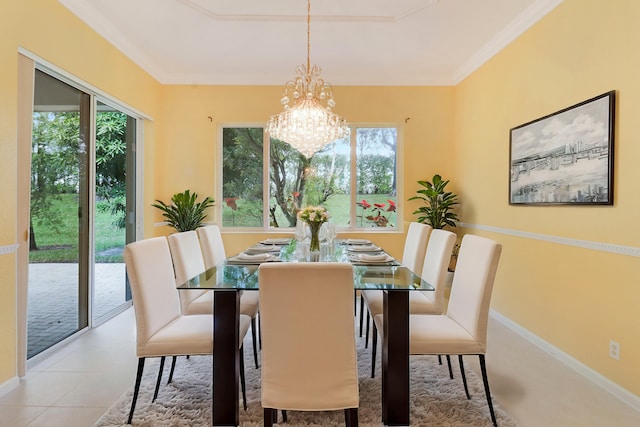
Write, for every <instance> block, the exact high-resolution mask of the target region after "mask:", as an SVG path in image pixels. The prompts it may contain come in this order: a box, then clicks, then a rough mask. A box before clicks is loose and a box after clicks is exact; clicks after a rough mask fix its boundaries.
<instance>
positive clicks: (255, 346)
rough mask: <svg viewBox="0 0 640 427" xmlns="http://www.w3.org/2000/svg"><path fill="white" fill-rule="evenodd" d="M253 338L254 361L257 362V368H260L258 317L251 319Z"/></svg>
mask: <svg viewBox="0 0 640 427" xmlns="http://www.w3.org/2000/svg"><path fill="white" fill-rule="evenodd" d="M251 339H252V341H253V361H254V362H255V364H256V369H259V368H260V364H259V363H258V340H257V339H256V318H255V317H254V318H252V319H251Z"/></svg>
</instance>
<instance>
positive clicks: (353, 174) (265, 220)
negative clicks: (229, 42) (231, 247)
mask: <svg viewBox="0 0 640 427" xmlns="http://www.w3.org/2000/svg"><path fill="white" fill-rule="evenodd" d="M226 128H261V129H262V131H263V147H262V156H263V159H266V160H265V161H263V164H262V180H263V189H264V191H263V194H262V203H263V206H262V226H261V227H244V226H239V227H229V226H224V225H223V217H222V213H223V208H224V191H223V185H224V175H223V171H224V164H223V162H224V141H223V135H224V129H226ZM362 128H367V129H372V128H394V129H396V150H395V158H396V171H395V172H396V176H395V179H396V196H395V197H394V199H395V200H396V206H397V209H396V212H395V218H396V220H395V226H394V227H365V226H353V225H350V226H338V228H337V229H338V231H339V232H353V233H357V232H375V233H399V232H402V230H403V211H404V202H401V201H402V200H404V188H403V187H404V185H403V183H404V177H403V170H404V156H403V151H404V132H403V126H401V125H400V124H398V123H368V122H357V123H355V122H354V123H349V129H350V136H349V144H350V159H349V164H350V183H349V191H350V194H349V199H350V202H349V203H350V206H356V203H357V202H359V200H357V196H358V194H357V186H358V180H357V159H358V158H357V130H358V129H362ZM270 144H271V138H270V136H269V133H268V132H267V129H266V125H265V124H264V123H245V122H241V123H237V122H230V123H220V124H219V126H218V144H217V154H218V161H217V162H216V165H217V167H216V181H217V184H216V199H217V200H219V201H220V202H219V203H216V205H215V206H214V218H215V220H216V222H217V223H218V225H219V226H220V228H221V229H222V230H224V231H226V232H239V233H282V232H291V231H293V230H294V227H279V228H275V227H271V226H270V225H269V219H270V218H269V209H268V206H269V198H270V181H269V179H270V178H269V168H270V167H271V165H270V162H269V160H268V159H269V156H270ZM357 214H358V209H357V208H356V209H350V210H349V221H350V223H351V224H357V221H356V220H357Z"/></svg>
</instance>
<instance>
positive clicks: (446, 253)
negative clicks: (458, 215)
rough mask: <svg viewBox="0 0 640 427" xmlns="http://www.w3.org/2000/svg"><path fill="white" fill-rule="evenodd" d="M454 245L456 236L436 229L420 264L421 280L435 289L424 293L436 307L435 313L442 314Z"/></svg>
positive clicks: (430, 237) (432, 232)
mask: <svg viewBox="0 0 640 427" xmlns="http://www.w3.org/2000/svg"><path fill="white" fill-rule="evenodd" d="M455 243H456V234H455V233H452V232H451V231H447V230H442V229H436V230H433V231H431V235H430V236H429V242H428V243H427V252H426V254H425V256H424V263H423V264H422V278H423V279H424V280H425V281H426V282H427V283H429V284H430V285H431V286H433V287H434V288H435V290H434V291H433V292H425V293H424V295H425V296H427V297H428V298H429V299H430V300H431V301H433V302H434V304H435V305H436V307H435V311H434V312H436V313H442V312H443V307H444V291H445V286H444V283H445V281H446V278H447V273H448V269H449V262H450V261H451V253H452V252H453V245H455Z"/></svg>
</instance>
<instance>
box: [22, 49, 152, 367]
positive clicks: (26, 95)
mask: <svg viewBox="0 0 640 427" xmlns="http://www.w3.org/2000/svg"><path fill="white" fill-rule="evenodd" d="M18 57H19V58H18V132H17V139H18V149H17V159H18V173H17V191H18V195H17V210H18V212H19V213H20V214H19V215H17V231H16V234H17V236H16V241H17V243H18V245H19V246H18V249H17V251H16V311H17V313H16V322H17V327H16V334H17V337H16V344H17V355H16V356H17V374H18V376H19V377H24V376H25V375H26V373H27V370H28V369H29V368H30V367H31V366H32V365H34V364H36V363H38V362H39V361H41V360H42V359H44V358H46V357H48V356H49V355H50V354H51V353H53V352H54V351H56V350H57V349H58V348H59V347H60V346H62V345H65V344H66V343H68V342H69V341H71V340H73V339H75V338H77V337H78V336H80V335H82V334H83V333H85V332H86V331H87V330H88V329H91V328H93V327H96V326H97V325H96V324H94V322H93V316H92V307H91V306H92V301H91V300H90V301H89V310H88V315H89V319H88V327H87V328H85V329H82V330H80V331H78V332H76V333H75V334H73V335H71V336H70V337H68V338H67V339H65V340H63V341H62V342H60V343H58V344H56V345H54V346H52V347H51V348H49V349H48V350H45V351H43V352H42V353H40V354H39V355H36V356H34V357H33V358H31V359H30V360H29V361H27V305H28V298H27V295H28V283H29V218H30V215H31V213H30V188H31V185H30V183H31V143H32V131H31V126H32V117H33V96H34V78H35V70H36V69H38V70H40V71H43V72H45V73H47V74H49V75H51V76H52V77H55V78H57V79H59V80H60V81H62V82H64V83H66V84H69V85H70V86H73V87H75V88H77V89H79V90H81V91H83V92H86V93H88V94H89V95H90V96H91V111H92V113H91V115H92V123H91V129H92V131H91V132H90V134H91V137H90V145H91V147H92V149H91V158H90V160H89V162H90V168H89V169H90V173H89V182H94V181H95V149H94V147H95V131H94V129H95V107H96V103H97V100H100V101H101V102H106V103H108V104H109V105H111V106H115V107H117V108H118V109H119V110H120V111H122V112H123V113H125V114H127V115H129V116H131V117H133V118H134V119H135V120H136V131H135V132H136V141H135V152H136V159H135V162H136V174H135V175H136V184H135V193H136V194H135V199H136V201H135V210H136V219H135V230H136V231H135V235H136V240H137V239H141V238H142V237H143V224H144V207H143V200H144V182H143V176H144V173H143V171H144V169H143V166H144V162H143V155H142V153H143V152H144V151H143V147H144V125H145V122H147V121H152V120H153V119H152V118H151V117H150V116H149V115H147V114H144V113H143V112H141V111H139V110H137V109H135V108H133V107H131V106H129V105H127V104H126V103H124V102H122V101H120V100H118V99H116V98H115V97H113V96H111V95H109V94H107V93H105V92H104V91H102V90H100V89H98V88H96V87H95V86H93V85H91V84H89V83H88V82H85V81H83V80H81V79H79V78H77V77H76V76H74V75H72V74H71V73H69V72H67V71H65V70H63V69H61V68H60V67H57V66H56V65H54V64H52V63H50V62H48V61H46V60H45V59H43V58H40V57H39V56H37V55H35V54H33V53H32V52H30V51H28V50H26V49H24V48H21V47H20V48H18ZM91 180H93V181H91ZM91 188H92V189H91V190H90V199H89V200H90V210H91V212H93V211H94V210H95V200H94V199H95V185H91ZM93 232H94V231H93V223H91V226H90V230H89V238H90V242H91V244H90V245H89V247H90V251H91V253H90V254H89V255H90V256H91V257H92V258H91V259H93V251H94V245H93V242H94V236H93ZM89 264H90V272H89V282H90V287H89V293H90V296H91V297H92V294H93V286H94V283H93V275H94V271H93V268H94V267H93V264H94V263H93V262H90V263H89Z"/></svg>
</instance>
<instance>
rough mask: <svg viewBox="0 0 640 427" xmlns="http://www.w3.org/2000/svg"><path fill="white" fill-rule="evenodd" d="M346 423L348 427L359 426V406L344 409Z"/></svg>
mask: <svg viewBox="0 0 640 427" xmlns="http://www.w3.org/2000/svg"><path fill="white" fill-rule="evenodd" d="M344 424H345V425H346V426H347V427H358V408H347V409H345V410H344Z"/></svg>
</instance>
